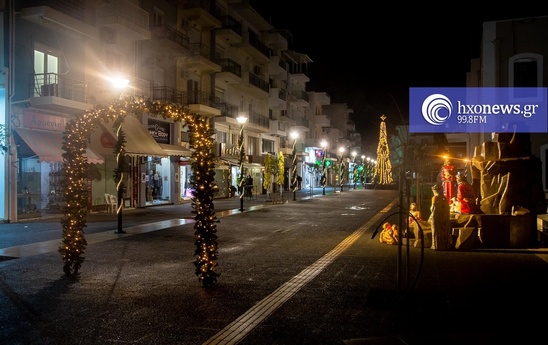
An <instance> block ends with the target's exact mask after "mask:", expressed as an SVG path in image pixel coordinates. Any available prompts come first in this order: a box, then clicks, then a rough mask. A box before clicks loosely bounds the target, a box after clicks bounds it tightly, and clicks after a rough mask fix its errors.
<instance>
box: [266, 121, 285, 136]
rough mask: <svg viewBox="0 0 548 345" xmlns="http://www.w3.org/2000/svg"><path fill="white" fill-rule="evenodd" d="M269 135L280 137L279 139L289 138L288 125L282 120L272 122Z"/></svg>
mask: <svg viewBox="0 0 548 345" xmlns="http://www.w3.org/2000/svg"><path fill="white" fill-rule="evenodd" d="M269 134H271V135H274V136H278V137H285V136H287V125H286V123H285V122H282V121H280V120H270V125H269Z"/></svg>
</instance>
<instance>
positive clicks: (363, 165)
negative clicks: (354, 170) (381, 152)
mask: <svg viewBox="0 0 548 345" xmlns="http://www.w3.org/2000/svg"><path fill="white" fill-rule="evenodd" d="M361 166H362V170H361V174H360V183H361V185H362V189H364V188H365V186H364V181H365V155H362V161H361Z"/></svg>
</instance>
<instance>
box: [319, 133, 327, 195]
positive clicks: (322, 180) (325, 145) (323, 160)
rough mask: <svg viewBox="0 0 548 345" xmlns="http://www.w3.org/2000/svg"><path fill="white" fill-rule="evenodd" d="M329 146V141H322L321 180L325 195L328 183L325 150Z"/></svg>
mask: <svg viewBox="0 0 548 345" xmlns="http://www.w3.org/2000/svg"><path fill="white" fill-rule="evenodd" d="M326 148H327V142H326V141H325V140H323V141H322V176H321V180H320V184H321V185H322V195H325V185H326V183H327V176H326V174H325V173H326V171H325V170H326V169H325V150H326Z"/></svg>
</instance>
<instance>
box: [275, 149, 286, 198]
mask: <svg viewBox="0 0 548 345" xmlns="http://www.w3.org/2000/svg"><path fill="white" fill-rule="evenodd" d="M284 164H285V158H284V154H283V153H282V151H280V152H278V177H277V179H276V183H277V184H278V185H279V186H280V195H282V194H283V186H284V181H285V176H284V173H285V167H284Z"/></svg>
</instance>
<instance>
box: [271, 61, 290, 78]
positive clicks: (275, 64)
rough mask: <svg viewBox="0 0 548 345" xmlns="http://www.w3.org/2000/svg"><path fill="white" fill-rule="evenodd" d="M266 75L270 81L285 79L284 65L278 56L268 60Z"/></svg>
mask: <svg viewBox="0 0 548 345" xmlns="http://www.w3.org/2000/svg"><path fill="white" fill-rule="evenodd" d="M268 75H269V76H270V78H271V79H276V80H286V79H287V71H286V63H285V61H283V60H282V59H281V58H280V56H279V55H273V56H272V57H271V58H270V63H269V64H268Z"/></svg>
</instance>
